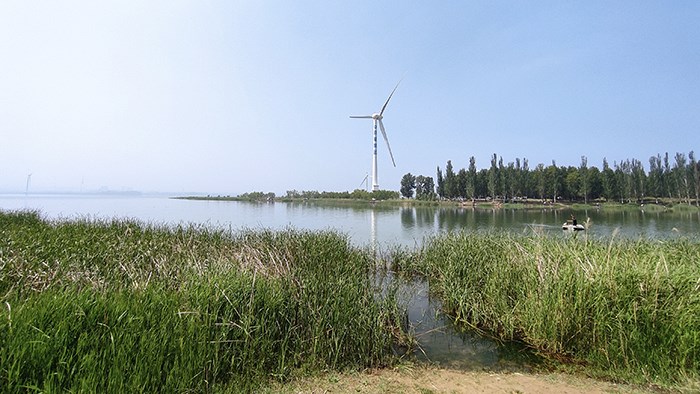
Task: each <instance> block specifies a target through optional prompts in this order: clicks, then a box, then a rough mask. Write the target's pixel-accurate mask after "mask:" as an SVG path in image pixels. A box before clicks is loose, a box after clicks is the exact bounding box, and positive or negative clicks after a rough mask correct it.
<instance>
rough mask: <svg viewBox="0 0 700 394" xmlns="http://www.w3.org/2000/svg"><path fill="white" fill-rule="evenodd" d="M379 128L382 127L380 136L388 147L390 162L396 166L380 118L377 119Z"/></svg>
mask: <svg viewBox="0 0 700 394" xmlns="http://www.w3.org/2000/svg"><path fill="white" fill-rule="evenodd" d="M390 98H391V97H390ZM379 128H380V129H382V136H383V137H384V142H386V147H387V148H389V156H391V162H392V163H393V164H394V167H396V162H395V161H394V154H393V153H391V146H390V145H389V139H388V138H387V137H386V130H385V129H384V123H382V120H381V119H379Z"/></svg>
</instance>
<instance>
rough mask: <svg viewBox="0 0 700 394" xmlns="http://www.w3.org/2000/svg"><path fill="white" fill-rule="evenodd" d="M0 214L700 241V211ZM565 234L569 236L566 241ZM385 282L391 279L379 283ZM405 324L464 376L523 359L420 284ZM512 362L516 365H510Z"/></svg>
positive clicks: (51, 207)
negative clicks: (574, 223)
mask: <svg viewBox="0 0 700 394" xmlns="http://www.w3.org/2000/svg"><path fill="white" fill-rule="evenodd" d="M0 209H3V210H17V209H36V210H39V211H41V213H42V215H43V216H44V217H45V218H49V219H58V220H61V219H74V218H91V219H112V218H133V219H138V220H140V221H144V222H148V223H156V224H163V225H179V224H185V225H186V224H199V225H206V226H211V227H215V228H222V229H231V230H236V229H242V228H272V229H283V228H287V227H294V228H298V229H307V230H325V229H334V230H338V231H340V232H343V233H345V234H347V235H348V236H349V237H350V239H351V241H352V242H353V243H354V244H356V245H358V246H364V245H370V246H373V247H376V248H377V250H381V248H382V247H385V246H388V245H396V244H399V245H404V246H409V247H413V246H417V245H420V243H421V242H422V240H423V239H424V237H426V236H429V235H432V234H436V233H440V232H446V231H460V230H465V231H489V230H506V231H513V232H522V233H529V232H533V231H535V232H543V233H547V234H551V235H552V236H568V235H567V234H565V233H564V232H563V231H562V230H561V225H562V223H563V222H564V221H565V220H566V219H568V218H569V216H570V215H571V214H572V213H573V214H575V215H576V217H577V218H578V220H579V221H580V222H586V221H587V220H588V221H589V222H588V226H587V227H588V230H587V231H586V235H587V236H593V237H610V236H611V235H612V234H615V236H616V237H628V238H639V237H645V238H653V239H666V238H673V237H681V236H689V237H698V235H700V212H697V211H690V212H687V213H673V212H651V210H650V209H647V210H642V209H634V210H628V211H616V212H608V211H602V210H596V209H589V210H585V211H572V210H563V211H555V210H552V209H541V210H527V211H526V210H507V209H497V210H482V209H480V210H473V209H471V208H436V207H381V206H373V205H370V204H369V203H368V204H366V205H364V204H356V205H348V206H327V205H318V204H310V203H269V204H268V203H247V202H222V201H190V200H175V199H170V198H168V197H164V196H140V197H119V196H87V195H80V196H77V195H70V196H67V195H27V196H25V195H23V194H22V195H0ZM569 235H570V234H569ZM382 280H383V281H391V280H393V278H391V277H387V278H383V279H382ZM401 293H402V298H403V300H404V303H405V305H406V308H407V312H408V320H409V323H410V327H411V329H412V330H413V331H414V333H415V335H416V337H417V339H418V341H419V342H420V345H421V350H419V351H418V352H416V356H417V357H418V358H419V359H423V360H429V361H431V362H436V363H439V364H441V365H445V366H450V367H453V368H463V369H480V368H488V369H498V368H509V365H512V364H513V363H515V364H517V365H516V367H515V368H522V367H523V366H524V365H527V364H528V363H529V361H527V360H526V361H523V360H522V359H520V357H521V356H519V355H518V356H517V357H513V354H518V353H522V352H520V351H518V350H515V351H514V350H513V349H512V348H508V347H504V346H501V345H499V344H496V343H495V342H493V341H491V340H489V339H485V338H482V337H480V336H479V335H477V334H475V333H473V332H469V331H464V330H463V329H460V328H459V327H455V326H453V325H452V324H451V323H450V321H449V318H447V317H446V316H444V315H442V314H440V313H439V311H440V302H439V300H436V299H433V298H431V297H430V294H429V289H428V285H427V283H425V282H422V281H416V282H411V283H402V284H401ZM514 360H516V361H514Z"/></svg>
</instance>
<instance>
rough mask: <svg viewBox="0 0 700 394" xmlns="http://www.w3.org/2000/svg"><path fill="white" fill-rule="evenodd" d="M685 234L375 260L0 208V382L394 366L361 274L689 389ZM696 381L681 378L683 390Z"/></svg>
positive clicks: (508, 237)
mask: <svg viewBox="0 0 700 394" xmlns="http://www.w3.org/2000/svg"><path fill="white" fill-rule="evenodd" d="M699 261H700V243H699V242H698V241H697V240H694V239H688V238H683V237H680V238H676V239H671V240H664V241H654V240H629V239H617V238H615V237H614V236H613V237H611V238H609V239H594V238H593V237H590V238H589V237H586V236H581V237H576V238H574V237H547V236H543V235H538V234H536V233H535V234H528V235H522V234H520V235H518V234H512V233H511V234H508V233H500V232H499V233H463V232H451V233H445V234H441V235H437V236H434V237H431V238H428V239H426V240H425V241H424V243H423V245H422V246H421V247H419V248H418V249H415V250H414V249H410V250H409V249H405V248H400V247H397V248H395V249H392V250H391V251H389V252H387V253H386V255H385V256H377V255H376V254H375V253H374V251H372V250H370V249H363V248H358V247H355V246H352V244H351V243H350V242H349V240H348V239H347V237H346V236H343V235H341V234H338V233H336V232H333V231H314V232H309V231H301V230H295V229H285V230H277V231H272V230H241V231H235V232H232V231H223V230H212V229H211V228H209V227H206V226H196V225H189V226H183V225H180V226H170V227H164V226H156V225H149V224H144V223H141V222H137V221H132V220H79V219H78V220H69V221H65V220H63V221H50V220H46V219H43V218H42V217H41V215H40V214H39V213H37V212H31V211H29V212H28V211H16V212H0V274H1V275H0V297H1V298H0V387H2V388H3V391H5V392H24V391H26V390H38V391H64V390H67V391H100V392H132V391H197V392H200V391H230V392H236V391H251V390H255V389H256V388H258V387H260V386H262V385H266V384H268V383H272V382H286V381H288V380H290V379H294V378H295V377H297V376H300V375H309V374H311V375H313V374H316V373H318V372H321V371H343V370H348V369H350V370H362V369H366V368H374V367H385V366H391V365H395V364H396V363H397V362H400V360H399V358H398V353H397V349H398V346H397V345H405V344H407V343H409V344H410V343H411V339H410V338H407V337H406V332H407V330H406V329H405V328H406V326H405V314H404V311H403V309H402V308H403V306H402V305H401V304H400V302H399V300H398V297H397V295H396V292H395V289H392V288H391V287H390V288H387V287H385V286H383V285H379V284H378V283H377V282H376V281H375V280H373V278H374V276H375V274H376V273H377V270H382V269H386V267H387V266H389V267H391V269H393V270H394V271H395V272H398V273H400V274H401V275H406V276H408V277H411V278H415V277H420V278H424V279H425V280H427V281H428V283H429V285H430V289H431V292H432V294H433V295H434V296H436V297H439V298H440V300H441V301H442V305H443V308H444V312H445V313H446V314H448V315H449V316H450V317H451V318H452V320H453V321H455V322H456V323H457V324H461V325H466V326H470V327H472V329H474V330H476V331H477V332H480V333H481V334H483V335H486V336H489V337H493V338H496V339H497V340H499V341H502V342H509V341H517V342H520V343H522V344H525V345H526V346H527V347H528V348H530V349H532V350H533V351H535V352H537V353H539V354H541V355H543V356H545V357H546V358H548V359H549V360H551V361H552V363H554V364H555V365H560V366H561V365H568V366H572V365H573V366H577V368H582V369H583V371H584V372H585V373H586V374H591V375H596V376H599V377H603V378H606V379H612V380H616V381H630V382H636V383H640V384H655V385H661V386H667V387H697V384H698V383H697V382H698V379H699V375H698V373H699V372H700V361H699V360H700V265H699V263H698V262H699ZM693 385H695V386H693Z"/></svg>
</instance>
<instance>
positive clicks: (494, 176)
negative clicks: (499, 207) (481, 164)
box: [488, 153, 498, 200]
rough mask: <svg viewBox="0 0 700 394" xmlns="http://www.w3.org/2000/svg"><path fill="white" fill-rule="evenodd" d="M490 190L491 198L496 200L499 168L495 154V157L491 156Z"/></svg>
mask: <svg viewBox="0 0 700 394" xmlns="http://www.w3.org/2000/svg"><path fill="white" fill-rule="evenodd" d="M488 188H489V195H491V198H492V199H494V200H495V199H496V192H497V190H498V167H497V159H496V154H495V153H494V154H493V156H491V167H490V168H489V172H488Z"/></svg>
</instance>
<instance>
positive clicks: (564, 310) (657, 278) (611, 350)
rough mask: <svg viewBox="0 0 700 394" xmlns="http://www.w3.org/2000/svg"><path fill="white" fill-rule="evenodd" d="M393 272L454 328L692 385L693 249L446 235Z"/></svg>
mask: <svg viewBox="0 0 700 394" xmlns="http://www.w3.org/2000/svg"><path fill="white" fill-rule="evenodd" d="M397 263H398V264H400V265H401V266H402V267H401V269H402V270H404V271H408V272H418V273H421V274H423V275H425V276H426V277H427V278H429V282H430V288H431V291H433V292H435V293H436V294H437V295H439V296H440V297H441V299H442V300H443V305H444V307H445V309H446V311H447V312H448V313H449V314H451V315H452V316H453V317H454V318H455V319H456V320H458V321H461V322H464V323H466V324H468V325H471V326H473V327H476V328H478V329H480V330H485V331H488V332H489V333H490V335H494V336H496V337H498V338H501V339H503V340H518V341H522V342H524V343H526V344H528V345H530V346H531V347H533V348H535V349H537V350H538V351H540V352H541V353H544V354H546V355H549V356H552V357H553V358H555V359H559V360H566V361H569V362H574V363H576V364H583V365H586V366H588V367H589V371H592V372H595V373H602V374H603V375H606V376H608V377H612V378H618V379H627V380H631V381H636V382H655V383H662V384H677V383H681V384H682V383H683V382H684V381H687V380H688V379H690V380H693V379H695V380H696V381H697V379H698V377H699V376H700V374H699V372H700V243H698V242H697V241H696V240H688V239H676V240H666V241H653V240H639V241H626V240H614V239H610V240H607V241H604V240H593V239H589V238H587V237H581V238H575V237H568V238H556V237H544V236H542V235H527V236H525V235H513V234H506V233H490V234H483V233H482V234H475V233H471V234H467V233H451V234H444V235H439V236H436V237H433V238H430V239H428V240H426V242H425V244H424V246H423V248H422V250H421V251H420V252H419V253H417V254H416V255H415V256H408V257H407V256H401V258H399V259H397Z"/></svg>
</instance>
